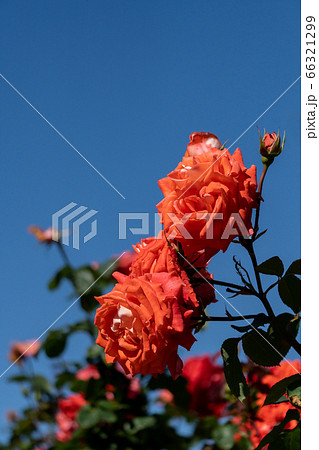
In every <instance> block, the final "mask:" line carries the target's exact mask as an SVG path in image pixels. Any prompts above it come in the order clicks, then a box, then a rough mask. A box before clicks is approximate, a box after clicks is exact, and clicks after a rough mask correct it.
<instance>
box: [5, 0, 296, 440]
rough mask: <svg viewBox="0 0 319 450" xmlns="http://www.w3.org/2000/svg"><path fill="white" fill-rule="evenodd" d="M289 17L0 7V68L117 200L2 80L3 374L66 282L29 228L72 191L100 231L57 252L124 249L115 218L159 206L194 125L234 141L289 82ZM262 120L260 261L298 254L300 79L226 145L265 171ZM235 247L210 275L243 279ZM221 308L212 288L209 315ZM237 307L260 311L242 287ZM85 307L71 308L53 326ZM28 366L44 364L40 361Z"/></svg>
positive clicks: (215, 6) (71, 352)
mask: <svg viewBox="0 0 319 450" xmlns="http://www.w3.org/2000/svg"><path fill="white" fill-rule="evenodd" d="M299 23H300V5H299V2H297V1H290V0H284V1H282V2H275V1H260V2H253V1H246V2H217V1H208V0H205V1H196V2H195V1H173V2H172V1H162V2H148V1H144V0H143V1H139V2H129V1H121V2H111V1H105V2H101V1H93V2H86V1H83V0H81V1H72V0H71V1H68V2H63V1H55V2H40V1H33V2H22V1H16V0H11V1H10V2H9V1H2V2H1V3H0V34H1V39H0V41H1V44H0V51H1V73H2V74H3V76H4V77H6V78H7V79H8V80H9V82H10V83H12V84H13V85H14V86H15V87H16V88H17V89H18V90H19V91H20V92H21V93H22V94H23V95H24V96H25V97H26V98H27V99H28V100H29V101H30V102H31V103H32V104H33V105H34V106H35V107H36V108H37V109H38V110H39V111H40V112H41V114H42V115H43V116H45V117H46V118H47V119H48V120H49V121H50V122H51V123H52V124H53V125H54V126H55V127H56V128H57V129H58V130H59V131H60V132H61V133H62V134H63V135H64V136H65V137H66V138H67V139H68V140H69V141H70V142H71V143H72V145H74V146H75V147H76V148H77V149H78V151H80V152H81V153H82V154H83V155H84V156H85V157H86V158H87V159H88V160H89V161H90V162H91V164H93V165H94V166H95V167H96V168H97V169H98V170H99V171H100V172H101V173H102V174H103V176H105V177H106V178H107V179H108V180H109V181H110V182H111V183H112V184H113V185H114V186H115V187H116V188H117V189H118V190H119V191H120V192H121V193H122V194H123V195H124V196H125V197H126V199H125V200H124V199H123V198H121V197H120V196H119V195H118V194H117V193H116V192H115V191H114V190H112V188H111V187H110V186H109V185H108V184H107V183H106V182H105V181H104V180H103V179H102V178H101V177H99V176H98V175H97V173H96V172H95V171H94V170H93V169H92V168H91V167H90V166H89V165H88V164H87V163H86V162H85V161H83V159H81V157H80V156H79V155H78V154H77V153H76V152H75V150H73V149H72V148H71V147H70V146H69V145H68V144H67V143H66V142H64V141H63V140H62V139H61V137H60V136H58V134H57V133H56V132H55V131H54V130H52V129H51V128H50V127H49V125H48V124H47V123H46V122H45V121H44V120H43V119H42V118H41V117H39V115H38V114H37V113H36V112H35V111H34V110H33V109H32V108H31V107H30V106H29V105H28V104H27V103H26V102H25V101H24V100H22V99H21V98H20V97H19V96H18V95H17V93H15V92H14V91H13V90H12V88H11V87H10V86H9V85H8V84H7V83H6V82H5V81H4V80H3V79H0V95H1V99H2V100H1V122H2V123H1V125H2V127H1V128H2V132H1V158H2V165H1V167H2V174H1V192H2V202H3V203H2V223H1V226H2V232H1V235H0V239H1V249H2V263H3V267H2V283H1V296H2V301H1V315H0V329H1V350H0V369H1V372H2V371H3V370H5V369H6V368H7V365H8V361H7V352H8V346H9V343H10V342H11V341H12V340H24V339H29V338H33V337H38V336H39V335H40V334H41V333H42V332H43V331H44V330H45V329H46V328H47V327H48V326H49V325H50V324H51V323H52V321H53V320H54V319H55V318H56V317H57V316H58V315H59V314H61V312H63V311H64V309H65V308H66V307H67V306H68V305H69V303H68V302H69V300H68V299H67V296H68V295H69V293H70V288H69V286H67V285H63V287H62V289H60V290H59V291H57V292H54V293H50V292H48V290H47V288H46V284H47V281H48V279H49V278H50V277H51V275H52V274H53V272H54V271H56V270H57V269H58V268H59V267H60V266H61V260H60V256H59V254H58V253H57V252H56V251H55V249H46V248H44V247H41V246H40V245H39V244H37V242H35V240H34V239H33V238H32V237H31V236H30V235H29V234H28V233H27V228H28V226H29V225H30V224H32V223H33V224H37V225H40V226H43V227H48V226H50V223H51V215H52V214H53V213H54V212H56V211H57V210H59V209H60V208H62V207H63V206H65V205H67V204H68V203H70V202H76V203H78V204H79V205H85V206H87V207H89V208H90V209H95V210H97V211H98V215H97V218H98V235H97V236H96V237H95V238H94V239H92V240H91V241H89V242H88V243H86V244H85V245H84V246H82V247H81V249H80V250H79V251H78V250H73V249H68V250H67V251H68V254H69V257H70V259H71V260H72V262H73V264H74V265H81V264H84V263H86V262H90V261H104V260H106V259H107V258H108V257H109V256H110V255H112V254H115V253H120V252H121V251H124V250H126V249H127V248H130V247H131V245H132V244H134V243H135V242H136V240H137V239H136V236H133V235H130V234H129V235H128V239H127V240H126V241H123V240H121V241H119V240H118V219H117V218H118V213H120V212H150V213H152V214H153V213H155V212H156V208H155V205H156V203H158V202H159V201H160V200H161V198H162V196H161V192H160V190H159V188H158V186H157V180H158V179H159V178H162V177H163V176H165V175H166V174H167V173H168V172H170V171H171V170H172V169H173V168H175V167H176V165H177V164H178V162H179V161H180V159H181V158H182V155H183V154H184V152H185V150H186V145H187V143H188V136H189V135H190V134H191V133H192V132H193V131H211V132H213V133H215V134H216V135H217V136H218V137H219V139H220V140H221V141H222V142H224V141H226V140H227V139H228V140H229V144H230V143H232V142H233V141H234V140H236V139H237V138H238V137H239V136H240V135H241V134H242V133H243V132H244V131H245V130H246V129H247V128H248V127H249V126H250V125H251V123H252V122H254V121H255V120H256V119H257V118H258V117H259V116H260V115H261V114H262V113H263V112H264V111H265V110H266V109H267V108H268V107H269V106H270V105H271V104H272V103H273V101H274V100H275V99H276V98H277V97H278V96H280V95H281V94H282V92H283V91H285V90H286V89H287V88H288V86H289V85H290V84H291V83H293V82H294V81H295V80H296V79H297V78H298V76H299V75H300V60H299V53H300V37H299ZM257 125H258V126H259V127H260V128H261V129H263V128H264V127H265V128H266V130H268V131H274V130H277V129H278V128H280V129H281V130H282V131H283V130H286V135H287V144H286V148H285V151H284V153H283V154H282V155H281V156H280V157H279V158H278V160H277V161H276V163H275V164H274V165H273V166H272V167H271V169H270V172H269V174H268V175H267V180H266V184H265V187H264V199H265V202H264V204H263V205H262V214H261V221H260V225H261V228H262V229H264V228H268V232H267V235H266V237H265V238H263V239H262V240H260V241H258V242H257V244H256V251H257V256H258V259H259V261H263V260H265V259H267V258H268V257H271V256H274V255H279V256H281V257H282V259H283V261H284V263H285V264H286V265H289V263H290V262H291V261H292V260H294V259H296V258H298V257H299V256H300V81H298V82H297V83H296V84H295V85H294V86H293V87H292V88H291V90H289V92H287V93H286V94H285V95H284V96H283V97H282V98H281V99H280V100H279V101H278V102H277V103H276V104H275V105H274V106H273V107H272V108H271V109H270V110H269V111H268V112H267V113H266V114H265V115H264V116H263V117H262V118H261V119H260V120H258V122H257V123H256V124H255V125H254V126H253V127H252V128H251V129H250V130H249V131H248V132H247V133H246V134H245V135H244V136H243V137H242V138H241V139H240V140H239V141H238V143H237V144H236V145H235V146H234V147H233V148H232V150H235V148H236V146H237V145H238V146H239V147H240V149H241V150H242V153H243V157H244V161H245V164H246V166H250V165H251V164H256V165H257V167H258V173H259V174H260V172H261V164H260V163H259V154H258V134H257V128H256V126H257ZM233 254H236V255H237V256H238V257H240V258H241V259H242V261H243V262H245V263H246V264H247V266H248V267H249V265H248V261H247V259H246V257H245V255H244V254H243V253H242V252H241V251H240V250H239V249H238V248H237V246H235V245H232V246H230V248H229V250H228V252H227V253H226V254H224V255H223V254H221V255H217V257H216V258H214V262H212V263H211V266H210V267H211V270H212V271H213V273H214V276H215V277H216V279H223V280H229V281H233V282H236V281H239V280H238V279H237V277H236V275H235V274H234V270H233V265H232V255H233ZM269 282H270V280H268V279H267V278H266V277H265V283H266V285H267V283H269ZM220 291H221V293H222V294H223V295H225V292H224V291H223V290H222V289H220ZM272 300H273V302H274V308H275V310H276V312H279V311H281V310H282V307H281V305H280V303H279V300H278V298H277V297H276V295H274V296H273V298H272ZM224 306H225V302H224V301H223V300H222V299H220V302H219V304H217V305H214V307H213V308H214V312H215V313H216V314H223V312H224ZM235 306H236V308H238V309H239V310H240V311H241V312H242V313H251V312H255V311H262V308H261V306H260V305H259V304H258V303H257V300H250V299H249V304H247V298H246V299H245V300H236V305H235ZM211 311H212V310H211ZM80 316H81V312H80V311H79V308H78V307H77V306H74V308H72V309H71V310H70V311H69V312H68V314H66V315H65V316H64V317H63V319H61V324H63V323H69V322H73V321H74V320H75V319H76V318H79V317H80ZM230 335H232V336H235V335H236V332H235V331H234V330H232V329H231V328H230V327H229V326H228V325H225V324H224V325H217V324H216V325H215V324H210V326H209V327H208V330H207V331H205V332H204V333H203V334H202V335H199V340H198V343H197V344H196V345H195V346H194V347H193V350H192V353H201V352H203V351H213V352H215V351H216V350H218V348H219V347H220V345H221V343H222V341H223V339H224V338H226V337H227V336H230ZM81 345H83V350H84V348H85V345H86V341H85V340H84V339H82V338H78V339H77V340H74V341H72V342H71V344H70V346H69V348H68V353H67V354H68V356H69V357H70V358H72V359H76V358H77V357H78V356H79V355H81ZM291 357H292V358H294V357H295V354H294V353H293V352H291ZM36 370H39V371H42V370H43V371H44V372H46V373H49V371H50V370H51V369H50V366H49V365H48V362H47V361H46V359H45V358H43V357H41V358H40V359H39V362H38V363H37V365H36ZM13 373H16V369H15V368H13V369H11V375H12V374H13ZM0 392H1V398H2V402H1V408H0V415H1V418H3V415H4V412H5V410H7V409H9V408H10V409H17V408H19V407H20V406H21V405H22V404H23V401H22V399H21V396H20V393H19V390H18V388H17V387H15V386H13V385H10V384H8V383H7V381H6V376H4V377H2V378H1V379H0ZM0 423H1V428H0V429H1V430H2V431H3V430H4V420H1V422H0Z"/></svg>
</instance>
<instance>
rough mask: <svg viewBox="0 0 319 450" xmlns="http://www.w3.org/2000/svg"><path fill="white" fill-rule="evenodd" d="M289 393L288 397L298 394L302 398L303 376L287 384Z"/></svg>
mask: <svg viewBox="0 0 319 450" xmlns="http://www.w3.org/2000/svg"><path fill="white" fill-rule="evenodd" d="M287 395H288V397H292V396H293V395H297V397H299V399H300V400H301V377H299V378H298V379H297V380H294V381H293V382H292V383H290V384H289V386H287Z"/></svg>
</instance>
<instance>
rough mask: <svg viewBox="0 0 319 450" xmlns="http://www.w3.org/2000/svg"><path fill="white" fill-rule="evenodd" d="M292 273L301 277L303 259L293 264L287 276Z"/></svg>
mask: <svg viewBox="0 0 319 450" xmlns="http://www.w3.org/2000/svg"><path fill="white" fill-rule="evenodd" d="M289 273H292V274H295V275H301V259H296V261H294V262H292V263H291V264H290V266H289V267H288V269H287V272H286V275H287V274H289Z"/></svg>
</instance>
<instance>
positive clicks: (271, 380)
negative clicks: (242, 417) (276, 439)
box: [241, 360, 301, 447]
mask: <svg viewBox="0 0 319 450" xmlns="http://www.w3.org/2000/svg"><path fill="white" fill-rule="evenodd" d="M294 368H295V369H296V370H297V371H298V372H300V371H301V364H300V361H299V360H295V361H289V362H288V361H285V362H283V363H282V364H281V365H280V366H276V367H272V368H271V369H270V373H269V374H268V375H265V376H264V377H263V378H262V380H261V381H262V383H263V384H264V385H265V386H268V391H269V389H270V388H271V387H272V386H273V385H274V384H276V383H278V381H280V380H282V379H283V378H286V377H290V376H291V375H295V374H296V373H297V372H296V370H295V369H294ZM266 396H267V392H265V393H258V394H257V405H258V406H259V407H260V409H259V410H258V412H257V414H256V416H255V418H254V419H252V421H249V422H248V423H247V424H244V425H242V427H241V429H242V430H246V431H249V433H250V439H251V442H252V444H253V445H254V447H256V446H257V445H258V444H259V442H260V441H261V439H262V438H263V437H264V436H266V434H268V433H269V432H270V431H271V430H272V429H273V428H274V426H276V425H278V424H279V423H280V422H282V421H283V419H284V418H285V416H286V414H287V411H288V410H289V409H291V408H292V409H294V407H293V406H292V405H291V404H290V402H286V403H279V404H277V405H267V406H262V405H263V404H264V401H265V398H266ZM296 425H297V422H296V421H295V420H293V421H291V422H289V423H288V424H287V426H286V427H285V429H292V428H295V427H296Z"/></svg>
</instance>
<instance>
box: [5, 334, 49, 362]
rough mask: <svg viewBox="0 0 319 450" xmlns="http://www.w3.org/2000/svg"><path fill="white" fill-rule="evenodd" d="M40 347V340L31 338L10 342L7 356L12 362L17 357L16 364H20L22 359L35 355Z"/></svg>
mask: <svg viewBox="0 0 319 450" xmlns="http://www.w3.org/2000/svg"><path fill="white" fill-rule="evenodd" d="M40 347H41V342H39V341H36V340H33V339H30V340H28V341H24V342H12V344H11V346H10V351H9V355H8V358H9V360H10V361H12V362H15V361H16V360H17V359H18V361H17V364H21V361H22V359H25V358H31V357H32V356H36V355H37V353H38V351H39V350H40Z"/></svg>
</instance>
